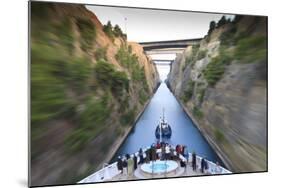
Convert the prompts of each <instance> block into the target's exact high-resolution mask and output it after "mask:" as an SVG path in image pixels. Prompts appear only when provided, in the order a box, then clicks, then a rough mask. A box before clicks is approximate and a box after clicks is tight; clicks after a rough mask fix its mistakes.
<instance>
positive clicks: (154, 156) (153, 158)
mask: <svg viewBox="0 0 281 188" xmlns="http://www.w3.org/2000/svg"><path fill="white" fill-rule="evenodd" d="M156 158H157V154H156V148H155V146H152V147H151V160H152V161H156Z"/></svg>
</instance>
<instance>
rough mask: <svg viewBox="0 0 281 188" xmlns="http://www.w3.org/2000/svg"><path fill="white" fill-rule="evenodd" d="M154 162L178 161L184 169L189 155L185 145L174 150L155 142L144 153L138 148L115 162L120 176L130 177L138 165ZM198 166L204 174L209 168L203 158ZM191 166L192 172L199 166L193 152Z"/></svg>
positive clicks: (164, 144)
mask: <svg viewBox="0 0 281 188" xmlns="http://www.w3.org/2000/svg"><path fill="white" fill-rule="evenodd" d="M181 156H183V157H181ZM156 160H177V161H178V160H179V161H180V166H181V167H183V168H186V166H187V164H189V161H190V160H189V153H188V150H187V147H186V146H185V145H179V144H178V145H176V147H175V148H174V147H172V146H171V145H170V144H168V143H165V142H157V143H156V144H152V145H151V146H150V147H149V148H147V149H146V150H145V151H143V149H142V148H140V149H139V151H138V153H137V154H133V155H129V154H126V155H125V156H123V157H121V156H119V157H118V160H117V168H118V170H119V171H121V173H122V174H127V175H129V176H132V175H133V173H134V171H135V170H136V169H137V168H138V165H141V164H143V163H149V162H150V161H156ZM200 165H201V168H200V170H201V172H202V173H205V171H206V170H208V168H209V167H208V162H207V160H206V159H205V158H204V157H203V158H202V159H201V164H200ZM191 166H192V169H193V171H196V170H197V168H198V166H199V165H198V164H197V157H196V153H195V152H193V153H192V156H191ZM217 166H218V163H217ZM218 167H219V166H218ZM218 170H219V169H218Z"/></svg>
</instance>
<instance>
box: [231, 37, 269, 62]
mask: <svg viewBox="0 0 281 188" xmlns="http://www.w3.org/2000/svg"><path fill="white" fill-rule="evenodd" d="M234 56H235V57H236V58H237V59H238V60H241V62H244V63H251V62H257V61H262V60H265V59H266V58H267V38H266V37H265V36H249V37H246V38H243V39H241V40H239V41H238V43H237V46H236V48H235V52H234Z"/></svg>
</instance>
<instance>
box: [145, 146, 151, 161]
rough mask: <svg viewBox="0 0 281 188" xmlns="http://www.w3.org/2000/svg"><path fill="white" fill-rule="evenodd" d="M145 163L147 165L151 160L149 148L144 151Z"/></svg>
mask: <svg viewBox="0 0 281 188" xmlns="http://www.w3.org/2000/svg"><path fill="white" fill-rule="evenodd" d="M145 156H146V157H145V162H146V163H149V162H150V160H151V158H150V157H151V149H150V148H148V149H147V150H146V151H145Z"/></svg>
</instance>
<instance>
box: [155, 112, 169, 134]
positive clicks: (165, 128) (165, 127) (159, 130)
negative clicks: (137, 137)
mask: <svg viewBox="0 0 281 188" xmlns="http://www.w3.org/2000/svg"><path fill="white" fill-rule="evenodd" d="M171 136H172V129H171V127H170V125H169V124H168V123H167V121H166V120H165V116H164V109H163V117H160V121H159V124H158V125H157V127H156V130H155V137H156V138H157V139H160V138H167V139H169V138H171Z"/></svg>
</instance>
